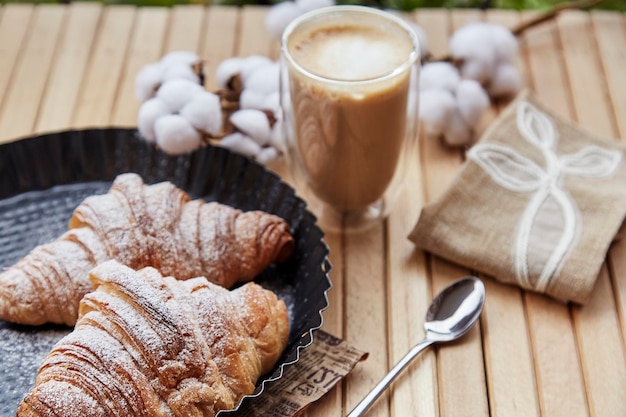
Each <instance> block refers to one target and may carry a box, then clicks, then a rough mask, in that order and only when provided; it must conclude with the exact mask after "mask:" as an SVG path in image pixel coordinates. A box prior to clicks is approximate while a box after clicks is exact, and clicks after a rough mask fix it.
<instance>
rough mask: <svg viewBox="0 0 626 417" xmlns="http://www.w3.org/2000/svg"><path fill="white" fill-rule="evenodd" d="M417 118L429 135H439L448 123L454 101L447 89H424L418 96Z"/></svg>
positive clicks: (453, 108) (454, 105)
mask: <svg viewBox="0 0 626 417" xmlns="http://www.w3.org/2000/svg"><path fill="white" fill-rule="evenodd" d="M419 101H420V104H419V118H420V120H421V121H422V123H423V124H424V129H425V130H426V132H428V133H429V134H431V135H441V134H442V133H443V132H444V131H445V129H446V126H447V125H448V122H449V120H450V118H451V117H452V113H454V111H455V107H456V102H455V99H454V96H453V95H452V93H451V92H450V91H448V90H425V91H421V92H420V96H419Z"/></svg>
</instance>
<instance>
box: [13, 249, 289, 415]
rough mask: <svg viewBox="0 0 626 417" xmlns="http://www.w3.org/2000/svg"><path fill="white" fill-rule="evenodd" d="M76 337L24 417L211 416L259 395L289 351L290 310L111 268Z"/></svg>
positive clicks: (250, 295) (204, 284) (47, 367)
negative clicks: (261, 383) (259, 386)
mask: <svg viewBox="0 0 626 417" xmlns="http://www.w3.org/2000/svg"><path fill="white" fill-rule="evenodd" d="M91 279H92V282H93V284H94V288H95V291H94V292H92V293H89V294H88V295H86V296H85V297H84V299H83V300H82V301H81V303H80V318H79V319H78V322H77V323H76V328H75V329H74V331H73V332H72V333H71V334H69V335H68V336H66V337H65V338H63V339H62V340H61V341H60V342H59V343H58V344H57V345H56V346H55V348H54V350H53V351H52V352H51V353H50V354H49V355H48V357H47V358H46V360H45V362H44V364H43V366H42V367H41V369H40V370H39V373H38V376H37V381H36V385H35V387H34V388H33V390H32V391H31V392H30V393H29V394H28V395H27V396H26V397H25V399H24V401H23V402H22V404H20V407H19V409H18V412H17V415H18V416H43V415H55V416H70V415H83V416H94V417H98V416H111V415H124V416H173V415H176V416H208V417H211V416H214V415H215V414H216V413H217V412H218V411H219V410H222V409H232V408H233V407H234V406H235V405H237V403H238V402H239V400H240V398H241V397H242V396H244V395H247V394H251V393H252V392H253V391H254V387H255V383H256V381H257V379H258V378H259V377H260V376H261V375H263V374H265V373H267V372H269V371H270V370H271V369H272V368H273V366H274V365H275V363H276V361H277V360H278V358H279V357H280V355H281V353H282V351H283V350H284V348H285V346H286V344H287V338H288V333H289V321H288V316H287V310H286V307H285V304H284V303H283V302H282V301H280V300H278V299H277V298H276V296H275V295H274V294H273V293H272V292H271V291H268V290H265V289H263V288H262V287H260V286H259V285H257V284H254V283H248V284H246V285H244V286H242V287H239V288H238V289H236V290H233V291H228V290H226V289H224V288H222V287H220V286H217V285H214V284H211V283H210V282H208V281H207V280H206V279H205V278H194V279H190V280H187V281H178V280H176V279H174V278H163V277H162V276H161V274H159V272H158V271H157V270H155V269H153V268H145V269H143V270H140V271H134V270H132V269H130V268H128V267H125V266H123V265H121V264H119V263H117V262H116V261H108V262H105V263H104V264H101V265H99V266H98V267H97V268H95V269H94V270H93V271H92V272H91Z"/></svg>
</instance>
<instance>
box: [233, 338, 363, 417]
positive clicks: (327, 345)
mask: <svg viewBox="0 0 626 417" xmlns="http://www.w3.org/2000/svg"><path fill="white" fill-rule="evenodd" d="M367 356H368V353H366V352H362V351H360V350H358V349H356V348H354V347H352V346H350V345H349V344H348V343H347V342H345V341H344V340H342V339H339V338H337V337H335V336H332V335H330V334H328V333H326V332H324V331H322V330H318V331H317V332H316V333H315V338H314V341H313V344H312V345H311V346H309V347H307V348H306V349H304V350H302V351H301V352H300V359H299V360H298V362H297V363H295V364H294V365H292V366H289V367H287V368H286V369H285V373H284V374H283V376H282V377H281V378H280V379H278V380H277V381H274V382H273V383H270V384H268V385H267V386H266V388H265V392H263V394H262V395H260V396H259V397H258V398H255V399H254V401H247V402H246V401H244V403H243V404H241V407H240V408H239V410H238V411H237V413H236V415H238V416H239V415H241V416H248V417H261V416H263V417H294V416H297V415H299V414H300V413H302V412H303V411H304V409H305V408H306V407H307V406H309V405H310V404H311V403H313V402H315V401H317V400H318V399H320V398H321V397H322V396H323V395H324V394H326V393H327V392H328V391H330V390H331V388H333V387H334V386H335V385H337V383H338V382H339V381H341V380H342V379H343V378H344V377H345V376H346V375H348V373H349V372H350V371H351V370H352V369H353V368H354V366H355V365H356V364H357V363H358V362H360V361H363V360H365V359H367Z"/></svg>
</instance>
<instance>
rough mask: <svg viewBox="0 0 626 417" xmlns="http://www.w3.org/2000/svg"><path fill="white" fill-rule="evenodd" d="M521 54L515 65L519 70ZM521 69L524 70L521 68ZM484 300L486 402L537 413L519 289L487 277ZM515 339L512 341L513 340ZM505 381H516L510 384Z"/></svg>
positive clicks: (500, 15) (492, 16) (510, 17)
mask: <svg viewBox="0 0 626 417" xmlns="http://www.w3.org/2000/svg"><path fill="white" fill-rule="evenodd" d="M519 19H520V17H519V16H518V15H517V14H516V13H513V12H510V11H492V12H489V13H488V14H487V15H486V16H485V20H486V21H489V22H492V23H497V24H501V25H503V26H505V27H513V26H514V25H515V24H516V23H518V22H519ZM521 63H522V61H521V58H520V59H518V68H519V69H520V70H522V68H523V66H522V65H521ZM522 72H523V71H522ZM505 105H506V103H502V104H501V105H499V106H492V108H491V111H490V112H489V113H488V114H487V115H486V116H485V117H483V119H482V121H481V122H482V123H481V125H479V127H478V128H477V133H478V134H482V132H483V131H484V130H485V129H486V128H487V127H488V126H489V125H491V123H493V122H495V120H496V118H497V117H498V113H499V112H500V111H501V110H502V108H503V106H505ZM486 287H487V302H486V306H485V311H484V313H483V316H482V320H481V324H483V325H484V328H483V335H484V353H485V358H487V359H486V362H487V363H486V369H487V380H488V387H489V402H490V407H491V413H492V415H494V416H514V415H518V416H533V415H539V412H540V411H539V405H538V398H537V392H536V386H535V380H534V378H535V374H534V369H533V359H532V347H531V341H530V338H529V335H528V328H527V323H526V320H525V308H524V307H525V306H524V303H523V297H522V291H521V290H520V289H519V288H517V287H514V286H509V285H503V284H501V283H499V282H496V281H495V280H493V279H492V278H490V277H487V278H486ZM513 339H514V340H516V343H512V340H513ZM507 381H515V384H512V383H510V382H507Z"/></svg>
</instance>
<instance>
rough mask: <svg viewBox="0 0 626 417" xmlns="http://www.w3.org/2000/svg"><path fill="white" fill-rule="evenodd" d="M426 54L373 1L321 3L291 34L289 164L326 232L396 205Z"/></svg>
mask: <svg viewBox="0 0 626 417" xmlns="http://www.w3.org/2000/svg"><path fill="white" fill-rule="evenodd" d="M418 58H419V46H418V40H417V37H416V35H415V33H414V31H413V30H412V29H411V27H410V26H409V25H408V24H407V23H406V22H404V21H403V20H402V19H401V18H399V17H396V16H395V15H392V14H390V13H387V12H383V11H380V10H376V9H373V8H369V7H363V6H335V7H327V8H323V9H318V10H315V11H312V12H309V13H306V14H304V15H302V16H300V17H299V18H297V19H296V20H294V21H293V22H292V23H291V24H290V25H289V26H288V27H287V28H286V29H285V31H284V32H283V37H282V44H281V60H280V64H281V71H280V72H281V75H280V79H281V80H280V97H281V107H282V109H283V126H284V133H285V137H286V140H287V156H288V162H289V165H290V167H291V168H292V169H291V173H292V175H293V176H294V180H295V181H296V185H297V186H298V188H299V189H301V190H302V189H303V188H302V187H306V190H307V191H305V192H304V194H305V195H304V198H305V199H306V200H307V202H308V204H309V207H310V209H311V211H312V212H313V213H314V214H315V215H316V216H317V217H318V221H319V223H320V225H321V226H322V227H323V228H324V229H326V230H340V229H343V230H358V229H363V228H366V227H368V226H370V225H373V224H375V222H376V221H378V220H380V219H383V218H384V217H386V216H387V215H388V214H389V212H390V211H391V208H392V206H393V203H394V202H395V200H396V199H397V197H398V195H399V193H400V191H401V189H402V186H403V181H404V177H405V171H406V169H405V167H406V164H407V162H408V161H407V159H408V158H411V156H413V159H414V161H413V162H415V163H417V155H416V154H412V152H411V150H412V149H413V144H414V142H415V137H416V129H415V127H416V123H417V104H418V103H417V99H418V91H417V86H418V79H417V77H418V72H419V65H418ZM411 154H412V155H411ZM308 190H310V191H311V192H312V193H311V195H308V194H309V192H308Z"/></svg>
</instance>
